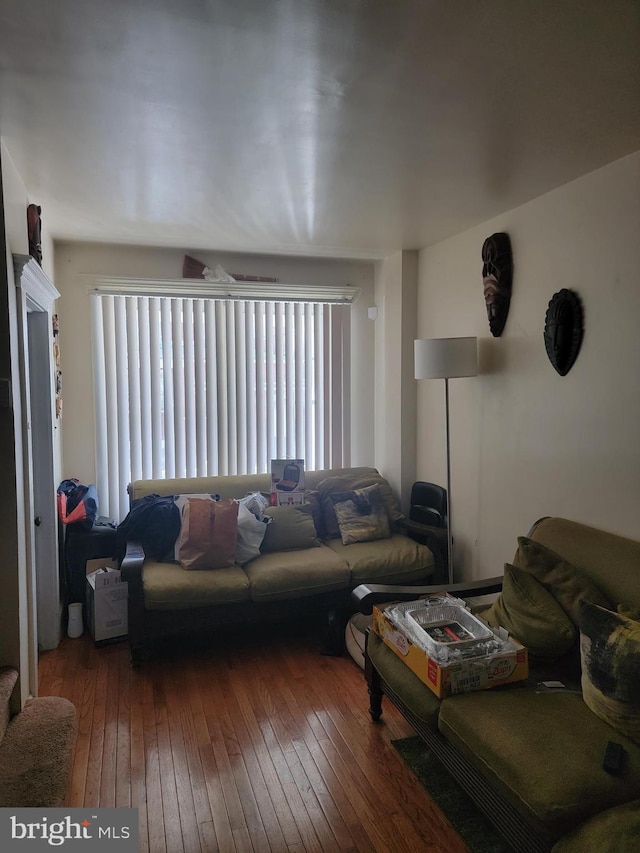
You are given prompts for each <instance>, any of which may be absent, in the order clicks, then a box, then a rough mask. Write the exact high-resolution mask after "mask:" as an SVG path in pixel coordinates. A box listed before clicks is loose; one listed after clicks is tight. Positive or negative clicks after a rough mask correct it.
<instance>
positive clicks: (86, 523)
mask: <svg viewBox="0 0 640 853" xmlns="http://www.w3.org/2000/svg"><path fill="white" fill-rule="evenodd" d="M57 503H58V517H59V518H60V521H61V522H62V523H63V524H80V525H81V526H82V527H86V528H87V529H88V530H90V529H91V528H92V527H93V525H94V522H95V520H96V518H97V517H98V492H97V490H96V487H95V486H94V485H91V486H83V485H82V483H80V481H79V480H75V479H71V480H63V481H62V482H61V483H60V485H59V486H58V491H57Z"/></svg>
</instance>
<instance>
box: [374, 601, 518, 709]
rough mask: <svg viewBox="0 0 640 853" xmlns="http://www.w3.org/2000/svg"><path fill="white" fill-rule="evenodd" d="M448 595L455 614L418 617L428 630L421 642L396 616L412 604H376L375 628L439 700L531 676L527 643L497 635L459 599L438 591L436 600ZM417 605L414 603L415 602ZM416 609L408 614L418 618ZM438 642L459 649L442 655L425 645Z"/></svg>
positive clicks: (447, 649) (434, 646)
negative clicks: (438, 616)
mask: <svg viewBox="0 0 640 853" xmlns="http://www.w3.org/2000/svg"><path fill="white" fill-rule="evenodd" d="M444 599H447V604H451V605H453V606H454V608H455V609H454V611H453V612H455V613H456V614H457V618H454V619H449V620H447V619H434V620H433V624H432V625H430V624H428V623H427V620H426V619H424V620H423V624H422V625H421V626H420V620H417V621H418V625H419V626H420V628H423V629H424V630H425V632H426V633H427V634H428V638H427V642H426V643H425V644H423V645H420V644H419V643H418V642H417V640H416V633H415V632H411V631H410V630H408V629H407V623H406V622H405V621H404V620H403V619H401V618H398V615H397V614H398V608H400V611H401V612H402V611H406V609H407V608H409V607H410V606H409V605H406V604H404V605H394V604H390V605H385V606H384V607H374V608H373V619H372V629H373V631H374V633H376V634H377V635H378V636H379V637H380V639H381V640H382V641H383V642H384V643H385V645H387V646H388V647H389V648H390V649H392V650H393V651H394V652H395V653H396V654H397V655H398V657H399V658H400V659H401V660H402V661H404V663H405V664H406V665H407V666H408V667H409V669H410V670H411V671H412V672H413V673H414V674H415V675H417V676H418V678H419V679H420V680H421V681H422V682H423V683H424V684H426V685H427V687H428V688H429V689H430V690H431V691H432V692H433V693H435V695H436V696H437V697H438V698H439V699H444V698H445V697H447V696H450V695H453V694H456V693H465V692H468V691H471V690H487V689H489V688H491V687H497V686H498V685H500V684H510V683H511V682H515V681H522V680H524V679H525V678H527V676H528V674H529V666H528V656H527V649H526V648H525V647H524V646H523V645H521V644H520V643H518V642H517V640H514V639H513V637H508V638H507V637H506V635H503V636H501V637H500V636H496V635H495V634H494V632H493V631H492V630H491V629H490V628H489V627H488V626H487V625H486V623H484V622H482V620H480V619H478V618H477V617H475V616H472V615H471V614H470V613H467V612H466V610H465V607H464V602H463V601H461V600H460V599H455V598H453V597H452V596H444V597H443V596H439V597H438V599H437V602H438V604H440V603H441V602H443V600H444ZM417 604H418V602H414V603H413V607H414V608H415V607H416V605H417ZM394 608H395V609H394ZM450 610H451V608H450ZM416 613H419V611H417V610H415V609H414V610H410V611H409V613H408V618H409V619H411V618H413V619H414V620H416ZM476 625H477V627H476ZM485 632H486V633H485ZM411 633H413V638H412V637H411V636H410V634H411ZM438 644H441V647H442V648H443V649H444V647H445V646H446V647H447V648H446V651H449V650H451V649H455V648H456V647H458V651H454V652H452V653H449V654H446V651H445V652H443V654H442V655H441V656H440V659H438V655H437V653H435V652H434V653H430V652H429V651H428V650H427V649H430V648H431V649H434V648H437V645H438ZM424 646H426V648H425V647H424Z"/></svg>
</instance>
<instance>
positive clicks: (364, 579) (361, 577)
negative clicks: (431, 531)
mask: <svg viewBox="0 0 640 853" xmlns="http://www.w3.org/2000/svg"><path fill="white" fill-rule="evenodd" d="M326 544H327V546H328V547H329V548H331V550H332V551H334V552H335V554H337V555H338V556H339V557H340V559H341V560H343V561H344V562H345V563H346V564H347V565H348V567H349V569H350V570H351V585H352V586H357V585H358V584H360V583H415V582H419V581H424V580H427V579H428V578H429V576H430V575H432V574H433V570H434V558H433V554H432V553H431V551H430V550H429V549H428V548H427V546H426V545H421V544H420V543H419V542H415V541H414V540H413V539H410V538H409V537H408V536H403V535H402V534H401V533H394V534H393V535H392V536H390V537H389V538H388V539H377V540H376V541H374V542H355V543H354V544H353V545H343V544H342V542H341V540H340V539H330V540H328V541H327V543H326Z"/></svg>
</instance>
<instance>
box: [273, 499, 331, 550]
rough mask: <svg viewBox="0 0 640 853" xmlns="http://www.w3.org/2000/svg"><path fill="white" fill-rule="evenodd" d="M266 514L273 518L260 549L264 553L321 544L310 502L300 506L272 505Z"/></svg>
mask: <svg viewBox="0 0 640 853" xmlns="http://www.w3.org/2000/svg"><path fill="white" fill-rule="evenodd" d="M264 514H265V515H266V516H267V517H268V518H270V519H271V522H270V523H269V524H266V525H265V533H264V539H263V540H262V545H261V547H260V550H261V552H262V553H263V554H270V553H273V552H274V551H298V550H301V549H304V548H317V547H318V546H319V545H320V540H319V539H318V534H317V531H316V526H315V524H314V521H313V508H312V506H311V505H310V504H306V503H305V504H301V505H300V506H272V507H267V509H265V511H264Z"/></svg>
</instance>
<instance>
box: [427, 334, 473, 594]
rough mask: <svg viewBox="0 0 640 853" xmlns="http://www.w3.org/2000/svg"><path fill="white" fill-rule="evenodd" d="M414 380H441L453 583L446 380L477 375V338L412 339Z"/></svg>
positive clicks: (450, 560)
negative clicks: (444, 418)
mask: <svg viewBox="0 0 640 853" xmlns="http://www.w3.org/2000/svg"><path fill="white" fill-rule="evenodd" d="M414 356H415V376H416V379H444V393H445V411H446V422H447V534H448V551H449V554H448V558H449V559H448V568H449V583H453V580H454V579H453V536H452V532H451V530H452V528H451V454H450V436H449V380H450V379H455V378H456V377H459V376H477V374H478V341H477V338H431V339H428V340H421V341H414Z"/></svg>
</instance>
